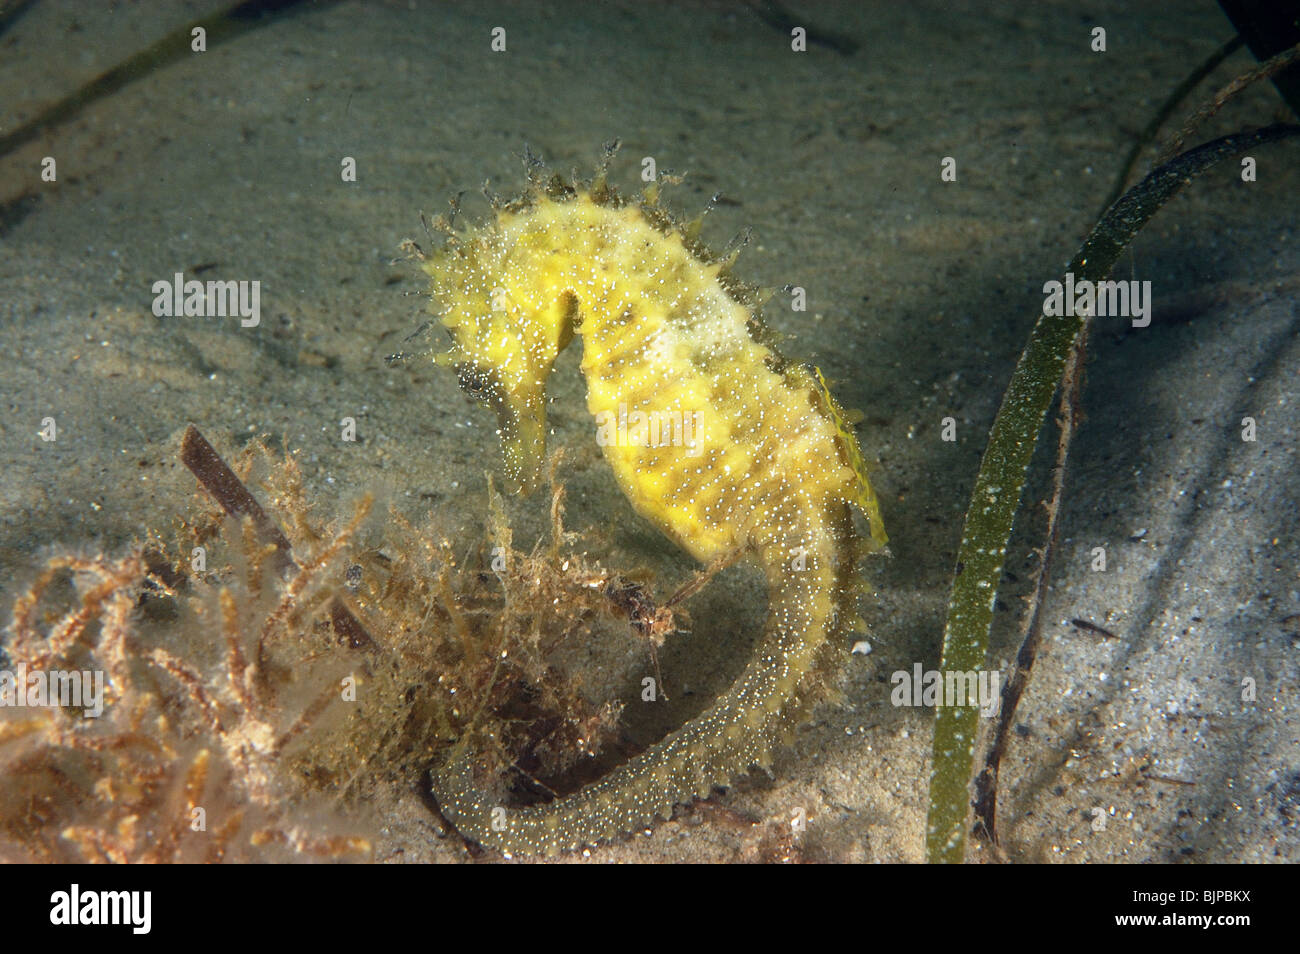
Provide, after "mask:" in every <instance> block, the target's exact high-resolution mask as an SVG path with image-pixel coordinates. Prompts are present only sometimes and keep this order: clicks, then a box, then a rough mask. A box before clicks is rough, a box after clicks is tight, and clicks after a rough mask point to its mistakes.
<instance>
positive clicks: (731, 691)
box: [423, 156, 886, 857]
mask: <svg viewBox="0 0 1300 954" xmlns="http://www.w3.org/2000/svg"><path fill="white" fill-rule="evenodd" d="M528 172H529V180H530V183H531V185H530V187H529V188H528V190H527V191H526V192H525V193H524V194H523V195H521V196H519V197H518V198H516V199H513V200H510V201H504V202H498V201H496V200H494V201H493V203H492V204H493V215H492V217H491V218H490V219H489V220H488V221H487V222H486V223H485V224H483V225H480V226H477V227H471V228H470V229H468V230H466V231H465V232H462V233H458V234H457V235H456V237H455V238H454V239H453V240H450V241H448V242H447V243H446V244H445V245H444V246H443V248H442V249H441V250H438V251H436V252H434V253H433V254H431V255H430V256H428V257H427V258H426V259H425V260H424V262H423V267H424V269H425V271H426V272H427V273H428V275H429V278H430V282H431V286H430V291H431V298H432V299H433V302H434V309H435V311H436V312H437V313H438V314H439V315H440V317H441V320H442V324H443V326H444V328H445V329H446V330H447V332H448V334H449V335H450V336H451V340H452V344H451V348H450V349H449V350H448V351H447V352H445V353H443V354H442V355H439V356H438V357H437V359H436V360H437V362H438V363H439V364H442V365H449V366H451V367H453V368H454V369H455V370H456V372H457V375H458V377H459V380H460V383H461V386H462V388H464V389H465V390H466V391H467V392H468V393H469V394H470V395H471V397H473V398H475V399H476V400H478V401H480V402H481V403H484V404H486V405H487V406H488V407H489V408H491V409H492V410H494V411H495V412H496V414H497V420H498V426H499V433H500V436H501V441H502V448H503V453H504V458H505V469H506V472H507V475H508V477H509V478H510V482H511V484H512V485H513V489H515V490H518V491H522V492H527V491H529V490H530V489H532V488H533V487H534V486H536V485H537V483H538V481H539V477H540V473H541V466H542V461H543V457H544V454H545V434H546V421H545V415H546V403H547V402H546V385H547V381H548V379H549V376H550V374H551V371H552V368H553V365H554V362H555V359H556V357H557V356H558V355H559V353H560V352H561V351H562V350H563V349H564V348H565V347H566V346H567V345H568V344H569V343H570V341H572V340H573V339H575V338H578V339H580V340H581V342H582V362H581V367H582V371H583V374H584V376H585V377H586V381H587V405H588V409H589V410H590V411H591V413H592V415H593V417H594V418H595V420H596V425H597V441H598V443H599V444H600V445H601V447H602V450H603V452H604V455H605V458H606V460H607V461H608V463H609V464H610V467H611V469H612V471H613V474H614V477H615V480H616V481H617V483H618V485H619V487H620V489H621V490H622V491H623V493H624V494H625V496H626V497H627V498H628V500H629V502H630V503H631V505H632V507H633V509H635V510H636V511H637V512H638V513H639V514H640V515H641V516H642V517H644V518H645V519H647V520H648V521H649V522H651V523H652V524H654V525H655V526H656V527H658V528H659V529H660V530H661V531H662V532H664V533H665V534H666V535H667V536H668V537H669V538H670V539H672V540H674V541H675V542H676V543H678V544H679V545H680V546H682V548H683V549H685V550H686V551H687V552H688V553H689V554H691V556H693V557H695V558H696V559H697V560H699V561H700V562H701V563H703V564H705V565H709V564H711V563H712V562H714V561H716V560H718V559H720V558H722V557H724V556H726V555H729V554H734V553H740V554H743V555H744V556H745V557H746V558H748V559H750V560H752V561H753V562H755V563H757V564H758V565H759V567H760V568H761V569H762V570H763V571H764V574H765V576H766V578H767V582H768V591H769V607H768V619H767V623H766V629H765V634H764V636H763V639H762V640H761V641H760V643H759V645H758V647H757V649H756V651H755V655H754V657H753V658H752V659H751V660H750V661H749V663H748V664H747V665H746V666H745V668H744V670H743V671H742V672H741V673H740V675H739V676H738V677H737V678H736V680H735V682H734V683H733V684H732V685H731V686H730V688H728V689H727V690H726V691H724V692H723V693H722V694H721V695H720V696H719V697H718V698H717V699H716V700H715V701H714V702H713V704H712V705H710V706H709V707H708V708H707V709H705V710H704V711H703V712H701V713H700V714H699V715H697V716H696V717H694V718H693V719H690V720H689V721H687V722H686V723H685V724H684V725H682V726H681V727H680V728H678V729H677V730H675V731H674V732H671V733H670V734H669V735H667V736H666V737H665V738H663V739H662V740H660V741H659V742H657V743H655V744H654V745H652V746H650V747H649V748H647V749H646V750H645V751H643V752H642V753H640V754H639V755H637V756H635V757H634V758H632V759H630V760H629V761H628V762H626V763H624V764H622V765H620V766H618V767H616V768H614V769H613V770H611V771H610V772H609V773H608V774H606V775H605V776H603V777H602V778H600V779H598V780H596V781H595V782H592V783H591V784H589V785H587V786H585V787H584V788H582V789H580V790H579V791H577V792H575V793H574V794H572V795H569V796H565V797H561V798H558V799H555V800H554V801H551V802H548V803H544V804H540V805H532V806H529V807H526V808H514V807H509V806H501V805H494V804H492V803H491V799H490V798H489V796H488V795H487V794H485V792H484V790H483V789H482V788H481V787H480V786H479V784H478V782H477V780H476V777H475V770H474V765H475V760H474V758H473V755H472V753H471V752H470V751H468V746H467V745H466V744H461V745H458V746H457V747H455V748H454V749H453V753H452V755H451V756H450V757H449V759H448V761H447V762H446V764H445V765H444V766H443V767H442V768H441V769H439V770H438V771H437V772H435V774H434V782H433V787H434V794H435V796H436V798H437V800H438V802H439V805H440V806H441V808H442V810H443V813H444V814H445V815H446V817H447V818H448V819H449V820H450V821H451V822H452V823H453V824H455V825H456V827H457V828H458V829H459V830H460V831H461V832H462V834H464V835H466V836H467V837H469V838H471V839H473V840H474V841H478V842H480V843H482V844H485V845H488V846H491V847H494V848H496V849H498V850H500V851H502V852H503V853H504V854H506V855H507V856H510V857H515V856H519V855H530V854H532V855H544V856H553V855H555V854H557V853H559V852H564V851H573V850H576V849H578V848H580V847H582V846H583V845H594V844H598V843H600V842H603V841H608V840H610V839H612V838H615V837H617V836H618V835H620V834H624V833H628V832H632V831H637V830H640V829H642V828H645V827H646V826H648V825H651V824H653V823H654V821H655V819H656V818H660V817H662V818H667V817H669V816H670V815H671V812H672V809H673V806H674V805H675V804H677V803H680V802H686V801H690V800H691V799H693V798H695V797H698V796H700V795H701V794H707V793H708V792H709V791H711V790H712V788H713V786H715V785H725V784H727V783H728V782H730V781H731V779H732V778H733V777H734V776H736V775H738V774H740V773H743V772H745V771H747V770H748V769H749V768H750V767H751V766H754V765H759V766H761V767H763V768H764V769H768V768H770V766H771V761H772V751H773V748H774V746H776V745H778V744H780V742H781V740H782V739H785V738H789V737H790V733H791V732H792V731H793V727H794V725H795V724H796V723H797V721H798V719H800V718H801V717H803V716H804V715H806V714H807V713H808V712H809V710H810V709H811V706H812V705H813V704H814V702H815V701H816V698H817V697H818V696H819V694H820V695H824V694H825V692H826V683H827V678H826V673H827V672H828V670H829V669H830V668H832V667H831V657H833V656H834V655H835V653H834V650H833V647H834V646H835V643H836V641H837V640H838V639H840V638H842V637H844V636H846V635H848V633H849V632H850V627H851V626H856V625H858V624H860V622H861V620H860V618H859V617H858V615H857V613H856V608H855V605H854V604H855V600H856V597H857V595H859V593H860V592H861V590H862V580H861V577H860V576H859V575H858V571H857V563H858V559H859V557H860V556H861V555H862V553H863V552H870V551H874V550H880V549H882V548H883V547H884V544H885V541H886V538H885V534H884V529H883V527H882V525H881V519H880V507H879V502H878V500H877V498H876V495H875V493H874V491H873V490H872V488H871V484H870V481H869V480H868V477H867V472H866V470H867V469H866V466H865V464H864V458H863V455H862V452H861V450H860V448H859V446H858V442H857V438H856V435H855V433H854V431H853V427H852V425H851V424H850V423H849V416H848V415H847V414H846V413H845V412H844V410H843V409H842V408H841V407H840V405H839V404H838V403H837V402H836V401H835V399H834V398H833V397H832V396H831V393H830V390H829V388H828V387H827V385H826V382H825V379H824V378H823V377H822V374H821V372H820V371H819V370H817V369H815V368H811V369H810V368H807V367H805V366H803V365H802V364H799V363H797V362H794V361H791V360H789V359H787V358H786V357H785V356H784V355H782V354H781V352H780V350H779V349H778V348H777V342H776V336H775V335H773V334H772V333H771V332H770V331H768V330H767V328H766V326H765V325H764V323H763V321H762V318H761V316H760V314H759V311H758V309H759V305H760V303H761V301H762V300H763V299H764V293H763V291H762V290H760V289H758V288H757V287H754V286H750V285H747V284H745V283H744V282H742V281H740V280H739V279H738V278H736V277H735V276H734V275H733V273H732V268H733V266H734V265H735V263H736V254H737V253H738V252H739V249H736V250H735V252H728V253H725V254H721V255H718V254H714V253H713V252H712V251H710V250H709V249H708V248H707V247H706V246H705V245H704V244H703V242H702V241H701V240H700V238H699V225H698V223H697V222H691V223H687V224H685V225H683V224H681V223H679V222H678V221H677V219H676V218H675V217H674V216H673V215H672V214H671V213H670V212H669V211H668V210H667V209H666V208H665V207H664V206H663V205H662V204H661V198H662V197H661V195H660V189H659V187H658V184H652V185H651V186H650V187H648V188H647V189H646V190H645V192H644V193H643V194H642V196H641V198H640V201H629V200H627V199H625V198H624V197H622V196H621V195H620V194H619V193H618V192H617V191H616V190H615V189H614V188H613V187H612V186H610V185H609V184H608V183H607V181H606V180H605V178H604V172H603V169H602V171H601V172H600V173H599V174H598V175H597V177H596V178H595V179H594V180H593V181H591V182H586V183H584V182H580V181H577V180H576V179H575V181H573V182H570V181H567V180H565V179H563V178H562V177H560V176H559V175H551V176H549V177H546V176H545V175H544V173H543V171H542V168H541V167H540V165H539V164H538V163H537V162H536V161H535V160H534V159H532V157H531V156H529V157H528ZM855 509H856V510H858V511H860V512H861V514H862V515H863V516H864V517H865V518H866V521H867V523H868V525H869V527H870V536H869V538H863V537H862V536H861V535H860V534H859V533H858V531H857V529H856V527H855V523H854V520H853V516H852V511H853V510H855ZM464 741H465V740H462V742H463V743H464Z"/></svg>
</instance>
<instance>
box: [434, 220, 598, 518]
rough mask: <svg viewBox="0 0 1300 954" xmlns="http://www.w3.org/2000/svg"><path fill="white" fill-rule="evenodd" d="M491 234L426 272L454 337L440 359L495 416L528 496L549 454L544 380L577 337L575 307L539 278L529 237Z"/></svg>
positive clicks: (518, 485)
mask: <svg viewBox="0 0 1300 954" xmlns="http://www.w3.org/2000/svg"><path fill="white" fill-rule="evenodd" d="M503 226H505V227H504V228H503ZM494 232H495V234H493V235H476V236H471V237H469V238H468V240H467V241H463V242H462V241H459V240H453V241H451V242H449V243H448V244H447V245H446V246H445V247H444V248H443V249H442V250H441V251H439V252H437V253H435V254H433V255H432V256H430V257H429V258H428V259H427V260H426V261H425V262H424V265H423V267H424V270H425V271H426V272H428V274H429V277H430V278H431V279H432V289H431V290H432V294H433V297H434V300H435V303H436V305H437V306H438V308H439V309H440V313H441V319H442V323H443V325H444V326H445V327H446V328H447V330H448V331H449V332H450V333H451V338H452V347H451V349H450V350H449V351H447V352H445V353H443V354H440V355H438V356H437V358H436V359H435V360H436V361H437V362H438V363H439V364H444V365H450V366H452V367H454V368H455V370H456V373H457V375H458V377H459V378H460V386H461V388H462V389H464V390H465V391H466V393H468V394H469V395H470V396H471V397H472V398H474V399H475V400H476V401H479V402H480V403H482V404H483V405H485V406H487V407H490V408H491V409H492V410H494V411H495V412H496V414H497V423H498V427H499V431H498V433H499V434H500V437H501V446H502V450H503V451H504V454H505V468H506V475H507V477H508V478H509V480H510V482H511V483H512V484H513V486H512V487H511V489H512V490H514V491H516V492H523V493H527V492H529V491H531V490H532V489H533V488H534V487H536V485H537V483H538V481H539V478H540V475H541V464H542V460H543V459H544V457H545V452H546V382H547V379H548V378H549V377H550V374H551V368H552V366H553V364H554V362H555V358H556V356H557V355H558V354H559V353H560V352H561V351H562V350H564V347H565V346H566V345H567V344H568V343H569V342H570V341H571V340H572V338H573V314H574V312H575V310H576V302H575V301H574V299H573V295H572V294H571V293H569V292H567V291H564V290H563V289H562V288H560V287H558V286H557V287H554V288H548V287H547V285H548V283H547V282H545V281H541V282H539V281H538V279H539V275H538V274H537V266H536V262H537V258H538V256H537V250H536V249H529V248H525V247H521V246H522V245H525V244H527V239H526V237H525V236H518V237H517V238H516V237H511V236H510V232H509V228H508V224H507V223H504V222H498V223H497V226H496V229H495V230H494ZM503 238H505V239H506V240H504V241H503V240H502V239H503Z"/></svg>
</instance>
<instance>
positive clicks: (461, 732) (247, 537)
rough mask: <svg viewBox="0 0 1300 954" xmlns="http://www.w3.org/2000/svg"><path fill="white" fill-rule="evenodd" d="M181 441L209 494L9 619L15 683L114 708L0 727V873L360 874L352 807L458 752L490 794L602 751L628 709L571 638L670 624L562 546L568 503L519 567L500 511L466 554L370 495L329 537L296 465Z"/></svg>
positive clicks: (26, 717) (361, 831)
mask: <svg viewBox="0 0 1300 954" xmlns="http://www.w3.org/2000/svg"><path fill="white" fill-rule="evenodd" d="M180 443H181V451H180V456H181V458H182V459H183V460H185V461H186V463H187V464H189V465H190V466H191V467H192V468H193V469H194V471H195V474H196V476H197V477H198V478H199V480H200V483H201V484H202V486H203V487H204V488H205V489H203V490H200V492H199V493H198V494H197V495H196V496H195V498H194V500H193V501H192V503H191V506H190V508H189V509H188V510H187V512H186V513H185V514H184V515H183V516H182V517H181V518H179V519H178V520H176V521H175V524H174V526H172V527H171V528H169V529H167V530H159V531H156V532H152V533H150V534H149V535H148V536H147V539H145V540H142V541H140V542H139V544H138V545H137V546H135V547H133V548H131V550H130V551H129V552H127V553H125V554H123V555H119V556H106V555H103V554H86V555H73V554H68V553H62V552H58V553H55V555H52V556H51V557H50V558H49V559H48V560H47V562H46V564H45V566H44V567H43V568H42V569H41V571H40V572H39V573H38V574H37V575H36V576H35V578H34V579H32V580H31V581H30V583H29V584H28V585H27V587H26V590H25V592H23V593H22V594H21V595H20V596H19V597H18V599H17V600H16V602H15V604H14V606H13V608H12V609H13V615H12V621H11V622H10V625H9V628H8V632H7V633H6V641H5V651H6V653H7V656H8V665H9V666H10V668H11V669H12V668H17V667H20V666H23V667H26V668H27V669H30V670H36V669H41V670H51V669H62V670H78V671H80V670H87V671H91V670H102V671H103V672H105V673H106V688H105V695H106V698H105V699H104V705H103V712H102V714H101V715H100V716H99V717H98V718H85V717H84V716H83V712H82V711H81V710H78V709H69V708H61V707H50V706H41V707H39V708H32V709H23V708H13V707H7V708H5V709H3V711H0V772H3V774H4V777H5V779H6V784H5V785H4V786H3V789H2V790H0V858H3V859H4V860H8V861H24V860H41V861H112V862H140V861H237V860H243V861H247V860H277V859H278V860H285V859H290V858H294V857H312V858H327V859H339V860H349V859H355V860H371V859H373V858H374V831H375V828H376V821H375V819H374V817H373V816H372V815H371V814H370V813H369V812H368V811H367V809H366V804H367V800H368V799H369V798H371V797H373V795H374V793H375V792H376V791H377V790H379V789H381V788H383V787H385V786H389V787H396V788H399V789H403V790H412V789H416V788H418V787H419V786H420V785H421V784H422V782H421V780H422V778H423V777H424V775H425V773H427V770H428V767H429V765H430V764H431V763H433V762H436V761H437V759H438V758H439V757H440V756H441V755H444V754H445V750H446V747H447V746H448V745H450V743H451V742H452V741H453V740H455V739H457V738H472V739H474V740H475V744H476V745H478V746H479V748H480V750H481V751H482V753H483V758H484V767H485V775H486V777H488V778H490V779H491V780H492V781H491V785H492V787H493V790H495V791H497V792H499V793H500V795H501V797H506V795H508V794H509V793H511V792H515V793H516V797H520V796H522V797H524V798H527V797H529V795H528V791H527V790H528V789H529V786H530V783H531V778H530V773H535V774H536V776H538V777H541V778H553V777H557V776H562V775H563V774H564V773H566V772H567V771H569V770H570V769H572V768H573V767H574V766H575V765H577V764H578V763H579V762H582V761H585V760H588V759H590V758H592V757H593V756H594V755H595V754H596V753H598V752H600V751H601V749H602V748H603V747H604V746H605V745H606V744H607V743H608V741H609V740H610V739H611V737H612V735H613V733H614V730H615V727H616V725H617V718H618V707H617V706H615V705H611V704H608V703H604V702H599V701H596V702H593V701H589V700H588V699H587V698H586V697H585V696H584V694H583V693H582V691H581V688H582V686H581V679H580V678H579V677H578V676H575V675H572V674H570V673H567V672H566V671H564V670H563V669H562V668H560V667H559V666H558V665H557V664H556V661H555V657H556V651H557V649H558V648H560V647H562V646H563V645H564V644H565V642H566V641H568V640H572V639H574V638H575V637H576V636H582V637H584V638H585V636H586V635H587V634H588V633H589V632H590V631H591V629H592V628H593V627H596V628H600V627H602V626H604V627H606V628H608V629H609V630H610V631H611V633H612V636H611V638H617V636H618V634H619V633H620V632H621V633H622V634H623V635H624V637H625V638H627V639H644V640H646V645H647V646H649V645H650V640H659V641H662V639H663V638H664V636H665V635H666V634H667V633H668V632H670V631H671V630H672V629H673V628H674V626H675V624H674V615H673V613H672V611H671V610H669V609H667V608H663V607H656V605H655V601H654V598H653V595H652V594H651V593H650V592H649V591H648V590H647V589H646V588H645V587H643V586H642V585H640V584H638V583H636V582H634V581H631V580H628V579H625V578H623V577H621V576H619V575H617V574H613V573H610V572H608V571H606V570H604V569H602V568H601V567H600V566H599V565H598V564H596V563H594V562H592V561H590V560H588V559H587V558H586V557H585V556H584V555H583V554H581V553H577V552H572V551H571V547H572V544H573V543H574V536H573V535H572V534H568V533H566V532H565V531H564V529H563V526H562V523H561V521H562V513H563V505H562V496H563V495H562V491H561V490H560V489H559V488H558V486H555V487H554V488H553V491H552V492H553V497H552V508H551V513H552V528H553V532H552V536H551V539H550V540H549V541H547V542H546V543H545V544H540V543H539V544H538V546H537V547H535V548H534V549H532V550H531V551H529V552H522V551H519V550H517V549H515V548H514V546H513V541H512V532H511V529H510V526H509V524H508V522H507V520H506V516H505V511H504V509H503V507H502V504H501V501H500V498H499V497H498V496H497V495H495V492H493V495H492V497H491V500H490V501H489V504H490V507H489V509H490V514H491V519H490V526H489V532H488V534H487V536H486V537H485V538H484V539H483V540H481V541H480V544H481V545H479V546H471V547H470V548H469V551H468V552H467V553H458V552H455V550H454V549H453V545H452V543H451V542H450V540H448V539H447V538H446V536H445V535H442V534H440V533H439V532H438V531H437V529H436V528H435V527H432V526H420V527H416V526H414V525H412V524H411V523H409V522H408V521H407V520H406V519H405V518H404V517H402V516H401V515H399V514H389V515H387V516H386V517H385V518H384V519H382V520H380V519H378V518H377V515H375V514H373V513H372V508H373V501H372V500H371V499H370V498H369V497H363V498H361V499H360V500H358V501H356V502H355V503H354V504H353V505H352V506H351V507H350V508H345V510H344V515H343V516H342V517H339V518H337V519H334V520H331V521H328V522H326V521H320V520H318V519H317V518H315V517H314V515H313V512H312V511H313V509H315V508H314V507H313V505H312V504H311V503H309V502H308V501H307V499H306V495H305V493H304V491H303V488H302V484H301V474H300V471H299V468H298V464H297V461H296V459H295V458H294V456H293V455H291V454H286V455H283V456H278V457H277V456H276V455H274V454H272V453H271V452H270V451H269V450H268V448H267V447H266V445H265V444H264V443H262V442H260V441H257V442H253V443H251V444H249V445H247V446H246V447H245V448H244V449H243V450H242V451H241V452H240V453H239V454H238V456H237V457H236V458H235V459H234V465H233V467H230V468H228V467H226V465H225V463H224V461H223V460H222V459H221V458H220V457H219V456H217V455H216V453H215V451H213V450H212V449H211V448H210V446H209V445H208V444H207V442H206V440H205V439H204V438H203V437H202V436H201V435H199V434H198V432H197V431H196V430H194V429H193V428H191V429H190V430H189V431H187V432H186V434H185V435H184V437H183V438H182V439H181V442H180ZM246 483H250V484H252V485H253V486H255V487H257V488H258V489H259V490H260V491H261V493H262V495H263V497H264V499H266V500H267V501H268V503H269V513H264V512H262V511H261V508H260V507H258V506H257V504H256V501H255V500H253V497H252V494H251V493H250V492H249V491H248V490H246V489H245V484H246ZM249 501H252V503H251V506H252V507H256V508H257V510H256V512H249V511H247V510H245V511H244V512H242V513H236V514H232V513H231V512H230V511H231V510H232V509H236V508H237V507H238V506H239V505H240V503H241V502H242V503H243V504H244V505H248V503H249ZM178 646H184V647H186V652H185V653H183V654H182V653H181V652H180V651H179V650H178V649H177V648H176V647H178ZM532 791H544V789H542V788H539V787H536V786H534V787H533V788H532ZM533 797H535V795H534V796H533Z"/></svg>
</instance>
